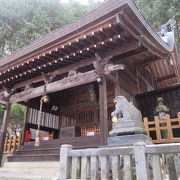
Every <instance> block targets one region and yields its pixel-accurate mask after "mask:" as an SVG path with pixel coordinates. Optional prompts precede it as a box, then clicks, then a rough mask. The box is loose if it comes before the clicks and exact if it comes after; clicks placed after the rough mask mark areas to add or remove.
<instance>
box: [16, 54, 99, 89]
mask: <svg viewBox="0 0 180 180" xmlns="http://www.w3.org/2000/svg"><path fill="white" fill-rule="evenodd" d="M95 60H96V57H95V56H94V57H92V58H89V59H86V60H85V61H84V60H82V61H80V62H78V63H75V64H72V65H69V66H66V67H63V68H59V69H57V70H55V71H53V72H49V73H47V75H48V76H52V75H59V74H63V73H66V72H69V71H70V70H72V69H79V68H81V67H85V66H88V65H90V64H92V63H93V61H95ZM39 81H43V78H42V76H37V77H35V78H32V79H29V80H27V81H23V82H20V83H18V84H16V85H15V86H13V88H15V89H16V88H20V87H23V86H25V85H27V84H31V83H36V82H39Z"/></svg>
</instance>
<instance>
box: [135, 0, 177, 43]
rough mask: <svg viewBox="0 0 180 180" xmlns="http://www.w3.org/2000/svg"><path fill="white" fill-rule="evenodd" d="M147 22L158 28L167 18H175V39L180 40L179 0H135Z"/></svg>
mask: <svg viewBox="0 0 180 180" xmlns="http://www.w3.org/2000/svg"><path fill="white" fill-rule="evenodd" d="M135 2H136V4H137V5H138V7H139V9H140V11H141V12H142V14H143V15H144V16H145V18H146V19H147V20H148V22H149V23H150V24H151V25H152V26H153V27H154V28H155V29H158V28H160V26H161V25H162V24H165V23H166V22H167V21H168V20H169V19H172V18H174V19H175V20H176V29H175V30H176V39H177V42H178V43H179V42H180V35H179V34H180V32H179V30H180V3H179V0H135Z"/></svg>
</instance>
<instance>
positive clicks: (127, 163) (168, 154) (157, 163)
mask: <svg viewBox="0 0 180 180" xmlns="http://www.w3.org/2000/svg"><path fill="white" fill-rule="evenodd" d="M178 153H180V143H177V144H161V145H145V144H144V143H141V142H139V143H136V144H135V145H134V146H129V147H105V148H94V149H81V150H72V146H71V145H62V146H61V152H60V176H59V179H60V180H67V179H69V180H72V179H83V180H87V179H91V180H120V179H124V180H132V179H136V180H150V179H153V180H162V179H167V177H169V180H178V176H180V174H178V172H179V173H180V166H179V165H178V164H179V163H180V157H178ZM172 154H173V155H172ZM166 168H167V171H166Z"/></svg>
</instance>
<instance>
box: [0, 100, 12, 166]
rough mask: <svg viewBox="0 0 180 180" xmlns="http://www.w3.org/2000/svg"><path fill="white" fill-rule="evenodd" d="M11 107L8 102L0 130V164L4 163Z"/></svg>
mask: <svg viewBox="0 0 180 180" xmlns="http://www.w3.org/2000/svg"><path fill="white" fill-rule="evenodd" d="M10 109H11V104H10V103H9V102H7V103H6V110H5V112H4V116H3V122H2V126H1V131H0V166H1V165H2V164H1V163H2V157H3V152H4V143H5V138H6V132H7V126H8V123H9V116H10Z"/></svg>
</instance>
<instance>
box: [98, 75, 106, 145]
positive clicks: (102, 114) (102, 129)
mask: <svg viewBox="0 0 180 180" xmlns="http://www.w3.org/2000/svg"><path fill="white" fill-rule="evenodd" d="M102 78H103V83H102V84H100V85H99V106H100V107H99V111H100V118H99V119H100V135H101V145H106V144H107V138H108V115H107V85H106V78H105V77H102Z"/></svg>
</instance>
